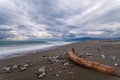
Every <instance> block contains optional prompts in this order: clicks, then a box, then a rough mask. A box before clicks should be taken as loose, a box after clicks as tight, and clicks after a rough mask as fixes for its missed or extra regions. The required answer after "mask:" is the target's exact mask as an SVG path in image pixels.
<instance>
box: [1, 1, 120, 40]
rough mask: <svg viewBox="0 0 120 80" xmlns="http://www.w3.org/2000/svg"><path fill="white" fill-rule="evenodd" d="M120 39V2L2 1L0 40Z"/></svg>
mask: <svg viewBox="0 0 120 80" xmlns="http://www.w3.org/2000/svg"><path fill="white" fill-rule="evenodd" d="M119 35H120V0H0V40H27V39H71V38H72V39H74V38H81V37H102V38H113V37H119Z"/></svg>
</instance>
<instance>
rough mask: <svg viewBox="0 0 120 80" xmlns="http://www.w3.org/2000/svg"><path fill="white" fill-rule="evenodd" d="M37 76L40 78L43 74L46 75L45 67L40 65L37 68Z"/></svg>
mask: <svg viewBox="0 0 120 80" xmlns="http://www.w3.org/2000/svg"><path fill="white" fill-rule="evenodd" d="M38 74H39V75H38V78H39V79H40V78H42V77H44V76H45V75H46V73H45V67H41V68H39V69H38Z"/></svg>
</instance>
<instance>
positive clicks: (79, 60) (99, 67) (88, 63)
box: [68, 48, 116, 75]
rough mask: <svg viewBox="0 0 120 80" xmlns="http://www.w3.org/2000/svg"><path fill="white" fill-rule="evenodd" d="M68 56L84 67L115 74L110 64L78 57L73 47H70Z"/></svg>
mask: <svg viewBox="0 0 120 80" xmlns="http://www.w3.org/2000/svg"><path fill="white" fill-rule="evenodd" d="M68 56H69V58H70V59H71V60H72V61H73V62H75V63H77V64H80V65H82V66H84V67H88V68H91V69H95V70H97V71H100V72H104V73H107V74H110V75H116V71H115V69H114V68H112V67H110V66H106V65H103V64H100V63H98V62H93V61H89V60H86V59H83V58H79V57H78V56H76V55H75V49H74V48H72V49H71V51H69V52H68ZM91 65H92V66H91Z"/></svg>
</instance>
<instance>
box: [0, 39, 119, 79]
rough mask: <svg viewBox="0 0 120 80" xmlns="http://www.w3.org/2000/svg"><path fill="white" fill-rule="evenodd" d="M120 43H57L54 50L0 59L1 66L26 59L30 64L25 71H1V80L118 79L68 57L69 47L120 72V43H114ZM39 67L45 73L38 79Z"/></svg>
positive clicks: (0, 67) (94, 41)
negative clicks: (43, 68)
mask: <svg viewBox="0 0 120 80" xmlns="http://www.w3.org/2000/svg"><path fill="white" fill-rule="evenodd" d="M119 42H120V41H118V40H114V41H111V40H109V41H108V40H104V41H103V40H101V41H100V40H93V41H81V42H77V43H72V44H69V45H64V46H60V47H58V48H56V49H51V50H45V51H40V52H39V51H37V52H36V53H34V54H33V53H29V54H27V55H24V56H19V57H14V58H9V59H4V60H0V69H2V68H3V67H6V66H9V65H20V64H24V63H25V62H26V61H27V60H29V61H30V64H32V65H31V66H30V67H29V68H27V69H26V70H24V71H20V70H19V69H15V70H13V71H12V72H10V73H2V74H0V80H120V78H119V77H116V76H111V75H108V74H105V73H102V72H98V71H95V70H91V69H89V68H85V67H83V66H80V65H77V64H75V63H73V62H72V61H71V60H69V58H68V56H67V52H68V50H69V49H70V48H71V47H74V48H75V51H76V54H77V55H78V56H80V55H81V54H82V55H84V58H86V59H88V60H91V61H97V62H99V63H102V64H104V65H108V66H111V67H113V68H115V70H116V71H117V74H118V75H119V74H120V66H119V65H120V44H116V43H119ZM114 43H115V44H114ZM60 55H62V56H63V57H61V58H60V57H58V58H57V59H56V60H55V61H53V62H52V61H51V59H50V58H52V59H54V58H56V57H57V56H60ZM102 55H104V57H103V56H102ZM116 64H118V65H116ZM41 67H45V73H46V74H45V76H44V77H42V78H40V79H39V78H38V76H37V73H38V69H39V68H41Z"/></svg>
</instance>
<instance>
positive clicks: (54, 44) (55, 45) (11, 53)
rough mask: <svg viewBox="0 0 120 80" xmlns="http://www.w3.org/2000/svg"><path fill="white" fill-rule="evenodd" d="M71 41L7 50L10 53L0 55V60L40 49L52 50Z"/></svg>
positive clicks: (32, 52) (39, 50)
mask: <svg viewBox="0 0 120 80" xmlns="http://www.w3.org/2000/svg"><path fill="white" fill-rule="evenodd" d="M61 43H62V42H61ZM72 43H74V42H63V43H62V44H58V42H56V43H53V44H49V45H43V46H39V47H37V48H32V49H29V50H16V51H13V52H9V53H10V54H3V55H0V60H4V59H9V58H13V57H19V56H25V55H28V54H34V53H36V52H41V51H46V50H52V49H55V48H58V47H60V46H64V45H68V44H72Z"/></svg>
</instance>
